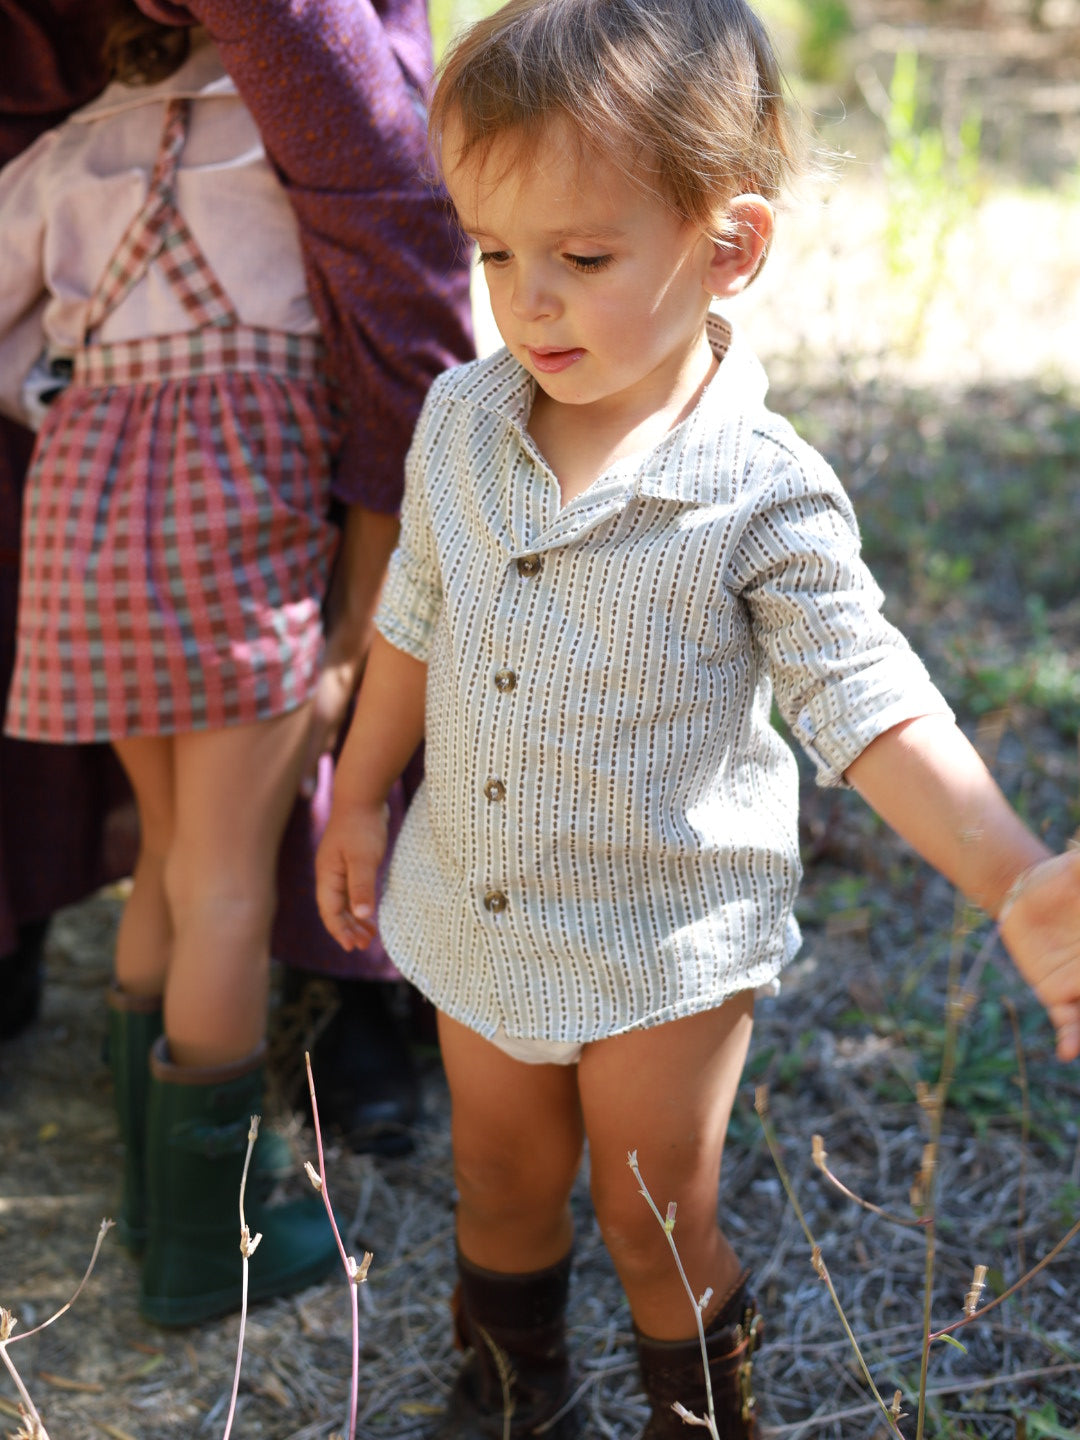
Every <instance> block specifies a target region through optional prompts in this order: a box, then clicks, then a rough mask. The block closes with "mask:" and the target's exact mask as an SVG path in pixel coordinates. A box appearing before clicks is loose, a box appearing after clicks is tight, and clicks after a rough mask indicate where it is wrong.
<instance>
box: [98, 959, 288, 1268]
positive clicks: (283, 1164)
mask: <svg viewBox="0 0 1080 1440" xmlns="http://www.w3.org/2000/svg"><path fill="white" fill-rule="evenodd" d="M108 1008H109V1027H108V1042H107V1045H108V1058H109V1069H110V1070H111V1072H112V1082H113V1101H114V1104H115V1106H116V1119H117V1123H118V1125H119V1129H120V1140H121V1142H122V1144H123V1146H124V1177H123V1186H122V1190H121V1196H120V1213H119V1215H118V1216H117V1220H116V1233H117V1235H118V1237H119V1239H120V1242H121V1244H122V1245H124V1246H125V1247H126V1249H128V1250H129V1251H130V1252H131V1254H132V1255H141V1254H142V1252H143V1249H144V1248H145V1246H146V1105H147V1098H148V1096H149V1093H150V1047H151V1046H152V1045H153V1043H154V1041H155V1040H156V1039H157V1038H158V1036H159V1035H160V1034H161V1030H162V1020H161V996H160V995H155V996H141V995H129V994H128V993H127V992H126V991H124V990H122V989H121V988H120V986H119V985H118V984H117V983H116V982H115V980H114V981H113V982H112V984H111V985H110V986H109V992H108ZM295 1170H296V1164H295V1161H294V1158H293V1155H292V1151H291V1150H290V1149H289V1142H288V1141H287V1140H286V1139H285V1137H284V1135H278V1134H275V1132H274V1131H272V1130H267V1131H265V1132H264V1131H262V1130H260V1131H259V1139H258V1143H257V1144H256V1146H255V1153H254V1155H253V1156H252V1157H251V1174H250V1175H249V1177H248V1184H249V1187H250V1189H251V1191H252V1193H253V1194H255V1195H259V1196H265V1195H268V1194H269V1193H270V1191H271V1189H272V1188H273V1187H274V1185H276V1184H277V1182H278V1181H279V1180H283V1179H284V1178H285V1176H286V1175H291V1174H293V1173H294V1172H295Z"/></svg>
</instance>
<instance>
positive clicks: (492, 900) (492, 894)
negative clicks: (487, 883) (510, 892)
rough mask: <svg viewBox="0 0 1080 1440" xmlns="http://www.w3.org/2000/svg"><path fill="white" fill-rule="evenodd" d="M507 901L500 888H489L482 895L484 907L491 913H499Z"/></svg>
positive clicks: (504, 907) (507, 903)
mask: <svg viewBox="0 0 1080 1440" xmlns="http://www.w3.org/2000/svg"><path fill="white" fill-rule="evenodd" d="M509 903H510V902H509V900H507V898H506V896H505V895H504V894H503V892H502V891H501V890H489V891H488V892H487V894H486V895H485V896H484V907H485V909H487V910H490V911H491V913H492V915H501V914H502V912H503V911H504V910H505V909H506V907H507V905H509Z"/></svg>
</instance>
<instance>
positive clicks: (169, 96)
mask: <svg viewBox="0 0 1080 1440" xmlns="http://www.w3.org/2000/svg"><path fill="white" fill-rule="evenodd" d="M236 93H237V90H236V86H235V85H234V84H233V82H232V80H231V79H230V78H229V76H228V75H227V74H226V73H225V69H224V67H223V65H222V63H221V57H220V56H219V54H218V52H217V49H216V47H215V46H214V44H213V42H212V41H211V39H210V37H209V36H208V35H207V34H206V32H205V31H202V30H195V31H192V36H191V53H190V55H189V56H188V58H187V59H186V60H185V61H184V63H183V65H181V66H180V68H179V70H177V71H176V72H175V73H174V74H172V75H170V76H169V77H168V79H166V80H161V81H159V82H158V83H157V84H156V85H125V84H123V83H122V82H121V81H119V80H116V81H114V82H113V83H112V84H111V85H109V86H108V87H107V88H106V89H105V90H103V91H102V92H101V94H100V95H99V96H98V97H97V99H96V100H91V102H90V104H89V105H84V106H83V107H82V109H81V110H77V111H76V112H75V114H74V115H72V117H71V118H72V120H74V121H87V122H89V121H92V120H101V119H103V118H105V117H106V116H109V115H116V114H118V113H120V112H121V111H124V110H134V109H136V108H137V107H138V106H141V105H153V104H157V103H160V102H161V101H162V100H180V99H192V100H194V99H204V98H209V97H211V96H221V97H223V98H226V99H231V98H234V97H235V96H236Z"/></svg>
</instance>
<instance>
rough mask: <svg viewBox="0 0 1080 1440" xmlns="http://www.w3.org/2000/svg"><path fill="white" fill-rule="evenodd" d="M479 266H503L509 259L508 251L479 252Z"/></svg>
mask: <svg viewBox="0 0 1080 1440" xmlns="http://www.w3.org/2000/svg"><path fill="white" fill-rule="evenodd" d="M477 259H478V260H479V261H480V264H481V265H505V264H506V262H507V261H508V260H509V259H510V251H509V250H481V251H480V252H479V254H478V255H477Z"/></svg>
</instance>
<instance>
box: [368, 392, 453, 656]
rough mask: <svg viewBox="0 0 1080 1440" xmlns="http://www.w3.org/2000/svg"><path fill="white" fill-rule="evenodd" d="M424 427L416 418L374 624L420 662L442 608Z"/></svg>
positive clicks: (425, 653) (390, 639)
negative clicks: (397, 521)
mask: <svg viewBox="0 0 1080 1440" xmlns="http://www.w3.org/2000/svg"><path fill="white" fill-rule="evenodd" d="M424 413H425V415H426V414H427V411H425V412H424ZM424 428H425V427H424V417H423V416H422V417H421V420H420V423H419V425H418V426H417V431H416V440H415V441H414V443H413V447H412V449H411V450H410V451H409V456H408V460H407V462H406V481H405V499H404V502H403V504H402V507H401V534H400V536H399V539H398V543H397V547H396V549H395V550H394V553H393V555H392V556H391V557H390V564H389V567H388V569H387V575H386V583H385V584H384V586H383V590H382V595H381V596H380V599H379V608H378V610H377V611H376V614H375V625H376V628H377V629H378V631H379V633H380V634H381V635H382V636H383V638H384V639H386V640H389V642H390V644H391V645H394V646H396V648H397V649H398V650H404V651H405V653H406V654H408V655H411V656H413V658H414V659H416V660H421V661H423V662H424V663H425V664H426V663H427V660H428V656H429V654H430V651H431V637H432V634H433V632H434V629H435V622H436V619H437V617H438V614H439V609H440V607H441V604H442V580H441V575H440V571H439V561H438V553H437V549H436V544H435V535H434V530H433V527H432V523H431V510H430V506H429V505H428V499H427V490H426V487H425V485H424V472H423V466H422V464H421V461H420V458H419V457H420V454H421V452H422V450H423V435H424Z"/></svg>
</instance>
